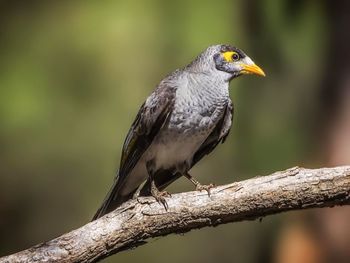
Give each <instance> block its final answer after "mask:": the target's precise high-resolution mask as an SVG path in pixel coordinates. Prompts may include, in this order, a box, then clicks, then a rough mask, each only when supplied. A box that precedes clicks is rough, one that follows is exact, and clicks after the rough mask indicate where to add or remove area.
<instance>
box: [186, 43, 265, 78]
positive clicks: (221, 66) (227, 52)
mask: <svg viewBox="0 0 350 263" xmlns="http://www.w3.org/2000/svg"><path fill="white" fill-rule="evenodd" d="M189 67H191V68H194V69H196V70H197V71H203V72H214V73H221V74H222V75H224V76H225V77H227V79H228V80H231V79H233V78H235V77H238V76H241V75H244V74H255V75H259V76H265V73H264V71H263V70H262V69H261V68H260V67H259V66H257V65H256V64H255V63H254V62H253V60H252V59H251V58H249V57H248V56H247V55H246V54H245V53H244V52H243V51H242V50H240V49H238V48H236V47H233V46H230V45H215V46H210V47H208V48H207V49H206V50H205V51H204V52H202V53H201V54H200V55H199V56H198V57H197V58H196V59H195V60H194V61H193V62H192V63H191V64H190V65H189Z"/></svg>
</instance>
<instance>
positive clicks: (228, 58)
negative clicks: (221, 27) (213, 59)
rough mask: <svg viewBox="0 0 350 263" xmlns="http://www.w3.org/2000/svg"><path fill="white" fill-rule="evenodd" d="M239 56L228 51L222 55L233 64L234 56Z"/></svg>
mask: <svg viewBox="0 0 350 263" xmlns="http://www.w3.org/2000/svg"><path fill="white" fill-rule="evenodd" d="M235 54H236V55H238V54H237V52H234V51H226V52H224V53H223V54H222V55H223V56H224V58H225V60H226V61H227V62H232V61H233V56H234V55H235Z"/></svg>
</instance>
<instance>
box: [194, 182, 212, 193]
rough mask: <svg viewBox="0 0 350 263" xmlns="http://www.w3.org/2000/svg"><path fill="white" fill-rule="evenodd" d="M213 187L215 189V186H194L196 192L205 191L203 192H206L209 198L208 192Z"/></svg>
mask: <svg viewBox="0 0 350 263" xmlns="http://www.w3.org/2000/svg"><path fill="white" fill-rule="evenodd" d="M214 187H215V184H207V185H203V184H200V183H198V184H197V185H196V190H197V191H203V190H205V191H207V193H208V195H209V196H210V190H211V188H214Z"/></svg>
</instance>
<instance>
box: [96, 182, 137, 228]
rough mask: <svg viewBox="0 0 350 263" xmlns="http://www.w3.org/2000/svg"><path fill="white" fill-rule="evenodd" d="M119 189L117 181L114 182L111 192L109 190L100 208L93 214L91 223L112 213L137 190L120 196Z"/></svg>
mask: <svg viewBox="0 0 350 263" xmlns="http://www.w3.org/2000/svg"><path fill="white" fill-rule="evenodd" d="M119 188H120V187H119V186H118V180H115V181H114V184H113V186H112V188H111V190H109V192H108V194H107V196H106V197H105V199H104V201H103V203H102V205H101V207H100V208H99V209H98V210H97V212H96V213H95V215H94V217H93V218H92V220H91V221H94V220H96V219H98V218H100V217H101V216H104V215H105V214H108V213H109V212H111V211H113V210H114V209H116V208H117V207H118V206H120V205H121V204H122V203H124V202H126V201H127V200H129V199H131V198H132V197H133V195H134V193H135V192H136V190H137V188H136V189H135V191H132V192H131V193H129V194H128V195H123V196H121V195H118V192H119Z"/></svg>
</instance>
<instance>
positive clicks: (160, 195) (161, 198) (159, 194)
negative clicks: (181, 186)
mask: <svg viewBox="0 0 350 263" xmlns="http://www.w3.org/2000/svg"><path fill="white" fill-rule="evenodd" d="M151 194H152V196H153V197H154V198H155V199H156V200H157V202H158V203H160V204H162V205H163V206H164V208H165V210H168V208H169V207H168V203H167V201H166V200H165V197H171V194H170V193H168V192H167V191H159V190H158V189H156V188H152V189H151Z"/></svg>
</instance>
